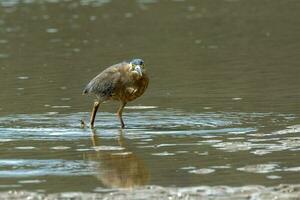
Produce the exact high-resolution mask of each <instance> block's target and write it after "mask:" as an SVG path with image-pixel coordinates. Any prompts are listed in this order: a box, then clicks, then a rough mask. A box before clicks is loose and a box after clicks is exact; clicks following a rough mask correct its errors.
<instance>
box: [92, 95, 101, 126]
mask: <svg viewBox="0 0 300 200" xmlns="http://www.w3.org/2000/svg"><path fill="white" fill-rule="evenodd" d="M99 105H100V102H99V101H95V103H94V107H93V110H92V114H91V119H90V125H91V128H94V122H95V117H96V113H97V110H98V108H99Z"/></svg>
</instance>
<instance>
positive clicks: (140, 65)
mask: <svg viewBox="0 0 300 200" xmlns="http://www.w3.org/2000/svg"><path fill="white" fill-rule="evenodd" d="M129 64H130V70H131V71H132V72H133V73H136V74H137V75H138V76H143V73H144V72H145V64H144V61H143V60H142V59H140V58H136V59H133V60H131V61H130V63H129Z"/></svg>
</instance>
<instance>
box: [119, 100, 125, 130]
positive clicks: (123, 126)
mask: <svg viewBox="0 0 300 200" xmlns="http://www.w3.org/2000/svg"><path fill="white" fill-rule="evenodd" d="M125 105H126V102H122V103H121V105H120V108H119V110H118V112H117V115H118V118H119V120H120V123H121V128H125V124H124V121H123V118H122V113H123V109H124V107H125Z"/></svg>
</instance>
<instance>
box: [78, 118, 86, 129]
mask: <svg viewBox="0 0 300 200" xmlns="http://www.w3.org/2000/svg"><path fill="white" fill-rule="evenodd" d="M79 121H80V128H85V127H86V125H85V122H84V121H83V119H81V120H79Z"/></svg>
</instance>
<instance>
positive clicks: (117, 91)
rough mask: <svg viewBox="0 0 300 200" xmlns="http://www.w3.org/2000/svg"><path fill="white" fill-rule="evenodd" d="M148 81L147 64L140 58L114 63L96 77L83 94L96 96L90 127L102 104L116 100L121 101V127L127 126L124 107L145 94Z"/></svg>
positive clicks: (119, 114)
mask: <svg viewBox="0 0 300 200" xmlns="http://www.w3.org/2000/svg"><path fill="white" fill-rule="evenodd" d="M148 83H149V77H148V75H147V73H146V69H145V64H144V61H143V60H142V59H140V58H136V59H132V60H131V61H130V62H126V61H124V62H121V63H118V64H115V65H112V66H110V67H108V68H106V69H105V70H104V71H102V72H101V73H100V74H98V75H97V76H96V77H94V78H93V79H92V80H91V81H90V82H89V83H88V84H87V85H86V87H85V88H84V90H83V94H92V95H94V96H95V97H96V100H95V101H94V105H93V109H92V112H91V116H90V127H91V128H94V122H95V117H96V113H97V110H98V108H99V106H100V104H101V103H103V102H106V101H109V100H115V101H119V102H120V107H119V109H118V111H117V117H118V118H119V121H120V123H121V128H122V129H123V128H125V123H124V121H123V118H122V113H123V109H124V107H125V106H126V104H127V103H128V102H130V101H133V100H135V99H136V98H138V97H140V96H141V95H143V94H144V92H145V90H146V89H147V87H148Z"/></svg>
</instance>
